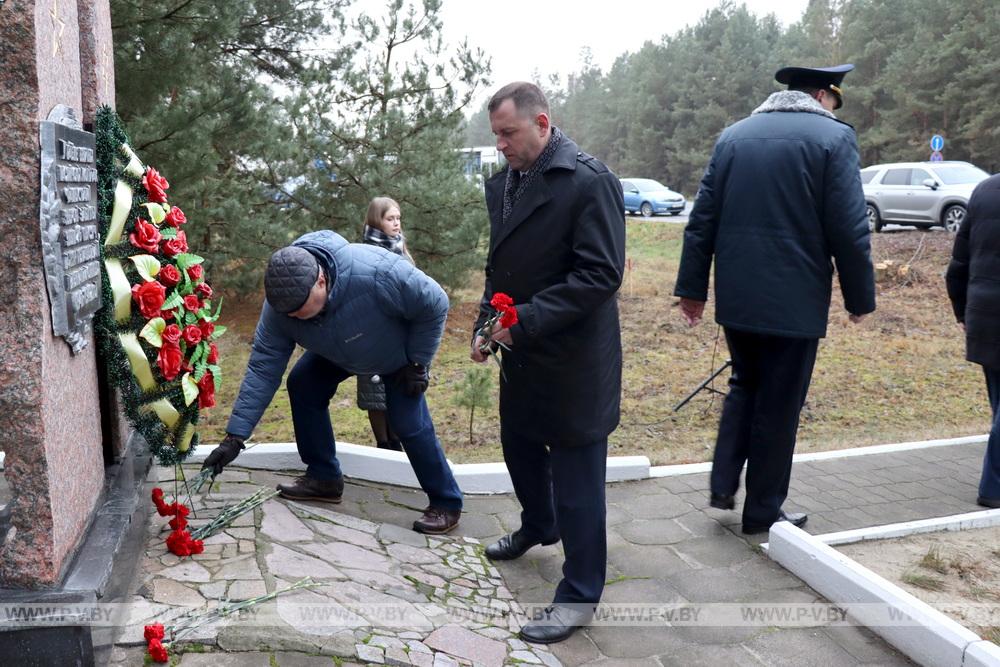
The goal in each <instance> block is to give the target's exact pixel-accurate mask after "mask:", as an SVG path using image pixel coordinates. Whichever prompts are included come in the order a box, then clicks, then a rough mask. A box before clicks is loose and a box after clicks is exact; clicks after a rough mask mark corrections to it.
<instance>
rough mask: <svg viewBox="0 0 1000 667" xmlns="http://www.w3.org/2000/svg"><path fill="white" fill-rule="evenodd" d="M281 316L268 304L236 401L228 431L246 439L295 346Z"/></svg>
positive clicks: (279, 381) (271, 395)
mask: <svg viewBox="0 0 1000 667" xmlns="http://www.w3.org/2000/svg"><path fill="white" fill-rule="evenodd" d="M281 317H284V315H278V314H277V313H275V312H274V311H273V310H271V307H270V306H268V305H267V304H266V303H265V304H264V309H263V310H262V311H261V313H260V319H259V320H258V321H257V330H256V331H255V332H254V337H253V349H252V350H251V351H250V361H249V363H248V364H247V371H246V375H244V376H243V383H242V384H241V385H240V393H239V394H238V395H237V396H236V402H235V403H234V404H233V411H232V414H230V416H229V424H227V425H226V433H230V434H232V435H235V436H237V437H239V438H243V439H246V438H248V437H250V434H251V433H253V430H254V427H256V426H257V422H259V421H260V418H261V416H262V415H263V414H264V410H266V409H267V406H268V405H270V404H271V399H272V398H274V393H275V392H276V391H278V387H279V386H280V385H281V377H282V376H283V375H284V374H285V368H286V367H287V366H288V359H289V358H290V357H291V356H292V351H293V350H295V341H294V340H292V339H291V338H289V337H288V336H287V335H285V334H284V333H283V332H282V330H281V326H280V321H279V318H281Z"/></svg>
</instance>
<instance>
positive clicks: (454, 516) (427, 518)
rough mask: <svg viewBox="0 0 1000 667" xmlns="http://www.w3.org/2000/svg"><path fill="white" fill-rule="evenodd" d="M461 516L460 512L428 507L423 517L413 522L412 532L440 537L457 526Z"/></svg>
mask: <svg viewBox="0 0 1000 667" xmlns="http://www.w3.org/2000/svg"><path fill="white" fill-rule="evenodd" d="M461 516H462V510H446V509H442V508H440V507H428V508H427V509H425V510H424V514H423V516H421V517H420V518H419V519H417V520H416V521H414V522H413V530H415V531H416V532H418V533H424V534H425V535H441V534H443V533H447V532H448V531H450V530H452V529H453V528H454V527H455V526H457V525H458V520H459V518H460V517H461Z"/></svg>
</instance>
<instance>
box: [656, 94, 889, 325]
mask: <svg viewBox="0 0 1000 667" xmlns="http://www.w3.org/2000/svg"><path fill="white" fill-rule="evenodd" d="M859 167H860V165H859V161H858V148H857V139H856V137H855V134H854V128H852V127H851V126H850V125H847V124H846V123H842V122H840V121H838V120H836V119H835V118H832V117H829V116H828V115H822V114H821V113H810V112H806V111H791V110H789V111H784V110H775V111H773V112H770V113H756V114H754V115H752V116H750V117H749V118H745V119H743V120H741V121H739V122H738V123H736V124H734V125H732V126H730V127H728V128H726V130H725V131H724V132H723V133H722V135H721V136H720V137H719V140H718V142H717V143H716V145H715V150H714V151H713V153H712V159H711V161H710V162H709V165H708V168H707V169H706V170H705V175H704V177H703V179H702V182H701V187H700V188H699V190H698V195H697V196H696V197H695V203H694V207H693V208H692V210H691V215H690V217H689V222H688V225H687V228H686V229H685V231H684V250H683V254H682V256H681V266H680V270H679V272H678V275H677V285H676V289H675V290H674V294H675V295H676V296H682V297H687V298H689V299H694V300H696V301H705V300H707V297H708V274H709V267H710V266H711V264H712V259H713V256H714V259H715V296H716V306H715V319H716V321H717V322H718V323H719V324H721V325H723V326H724V327H728V328H731V329H735V330H738V331H748V332H752V333H758V334H769V335H772V336H786V337H792V338H822V337H823V336H825V335H826V325H827V318H828V313H829V310H830V292H831V286H832V278H833V264H832V263H831V261H830V260H831V257H832V258H833V260H834V261H835V262H836V265H837V273H838V275H839V277H840V289H841V292H842V294H843V296H844V306H845V307H846V309H847V311H848V312H850V313H853V314H855V315H864V314H866V313H870V312H872V311H873V310H875V281H874V276H873V270H872V263H871V256H870V252H869V232H868V222H867V217H866V215H865V199H864V193H863V191H862V189H861V177H860V175H859ZM776 182H779V183H780V184H781V187H780V188H777V187H774V184H775V183H776Z"/></svg>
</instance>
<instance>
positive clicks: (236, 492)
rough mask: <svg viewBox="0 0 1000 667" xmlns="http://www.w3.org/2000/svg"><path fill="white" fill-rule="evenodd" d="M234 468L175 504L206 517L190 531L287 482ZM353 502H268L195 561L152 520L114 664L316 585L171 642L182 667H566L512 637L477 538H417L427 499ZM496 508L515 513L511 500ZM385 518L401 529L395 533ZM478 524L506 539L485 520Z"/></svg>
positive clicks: (507, 595)
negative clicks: (148, 633)
mask: <svg viewBox="0 0 1000 667" xmlns="http://www.w3.org/2000/svg"><path fill="white" fill-rule="evenodd" d="M194 472H196V471H195V470H193V469H192V470H188V471H187V475H188V476H190V475H192V474H193V473H194ZM229 472H230V471H229V470H227V471H226V472H225V473H224V474H223V475H222V476H221V477H220V478H219V480H217V483H216V484H213V485H212V489H211V491H210V492H209V493H208V494H206V495H204V496H198V497H196V498H194V499H188V498H185V497H183V496H182V497H181V498H180V499H179V500H181V501H182V502H187V503H188V504H189V505H192V506H193V508H194V509H195V510H196V511H197V515H198V518H197V519H195V518H194V513H192V517H191V519H190V525H191V526H192V527H193V526H196V525H201V524H204V523H206V522H207V521H208V520H209V517H211V516H213V515H214V513H217V512H218V511H220V509H221V508H222V507H224V506H225V505H228V504H231V503H233V502H235V501H236V500H238V499H241V498H245V497H247V496H249V495H251V494H252V493H254V492H255V491H257V490H258V489H259V488H260V483H261V482H274V481H276V480H280V479H281V476H280V475H275V474H274V473H271V474H269V475H266V476H261V475H258V474H257V473H256V471H255V472H252V473H251V472H249V471H245V470H239V469H235V470H234V471H233V472H234V479H235V480H237V481H232V480H230V479H226V478H227V477H228V474H229ZM151 479H153V480H157V483H159V485H160V486H161V487H162V488H163V489H164V490H165V492H166V493H167V495H168V496H169V495H170V494H171V492H172V491H173V487H174V485H173V483H172V481H171V480H170V479H169V477H168V475H167V474H166V473H165V472H164V470H162V469H155V470H154V471H153V473H152V474H151ZM239 480H242V481H239ZM151 486H152V485H151ZM345 495H346V496H347V497H348V498H350V499H351V501H350V502H347V501H346V500H345V502H344V503H343V505H329V504H321V503H316V504H314V503H308V502H287V501H284V500H280V499H272V500H269V501H267V502H266V503H265V504H264V505H262V506H261V507H258V508H257V509H256V510H255V511H253V512H251V513H248V514H246V515H244V516H242V517H239V518H238V519H237V520H236V521H234V522H233V525H232V526H231V527H228V528H226V529H225V530H224V531H222V532H220V533H218V534H217V535H215V536H213V537H212V538H210V539H208V540H206V545H205V551H204V553H202V554H197V555H194V556H191V557H187V558H178V557H177V556H174V555H173V554H170V553H168V551H167V549H166V546H165V544H164V539H165V538H166V536H167V534H168V533H169V532H170V528H169V526H167V521H168V519H169V517H160V516H157V515H155V514H154V515H153V516H152V517H151V518H150V520H149V524H148V530H147V536H146V537H147V545H146V552H145V556H144V558H143V561H142V565H141V568H140V572H139V574H138V575H137V577H136V580H135V582H134V583H133V586H132V589H131V594H132V607H131V609H132V612H131V615H130V619H129V626H128V627H127V628H126V630H125V632H124V633H123V636H122V637H121V639H120V641H119V644H118V646H116V648H115V651H114V652H113V655H112V661H111V664H114V665H126V664H140V663H141V662H142V655H143V653H144V646H145V642H144V640H143V637H142V626H143V625H146V624H149V623H152V622H157V621H158V622H162V623H163V624H164V625H165V626H168V633H169V626H170V624H171V623H175V622H177V619H178V618H180V617H181V616H182V615H184V614H190V613H194V614H198V613H203V612H205V611H207V610H209V609H212V608H214V607H217V606H219V605H220V604H226V603H227V602H232V601H236V600H244V599H248V598H251V597H257V596H260V595H263V594H265V593H266V592H271V591H275V590H277V589H279V588H284V587H286V586H287V585H289V584H291V583H293V582H295V581H296V580H298V579H300V578H303V577H307V576H308V577H311V578H312V580H313V581H314V582H316V584H317V585H316V586H315V587H313V588H311V589H308V590H300V591H295V592H291V593H287V594H284V595H282V596H280V597H278V598H277V599H276V600H270V601H264V602H261V603H258V604H256V605H255V606H254V607H253V608H252V609H251V610H250V611H249V612H247V613H244V614H242V615H240V616H238V617H237V616H232V617H227V618H225V619H222V620H220V621H217V622H215V623H213V624H212V625H208V626H204V627H202V628H199V629H198V630H197V631H196V632H195V633H194V634H192V635H189V636H186V637H183V638H181V639H179V640H177V641H175V642H174V643H173V644H172V645H170V646H169V649H170V652H171V655H173V656H174V661H175V664H179V665H195V666H196V665H213V666H214V667H225V666H226V665H250V666H251V667H252V666H253V665H262V666H266V667H271V666H272V665H278V666H279V667H282V666H284V665H289V666H291V667H294V666H296V665H321V664H322V665H333V664H335V663H334V659H335V658H336V660H337V661H338V663H339V664H352V663H355V662H356V663H357V664H386V665H417V666H421V665H426V666H427V667H433V666H434V665H473V664H476V665H480V664H481V665H484V666H494V667H501V666H502V665H507V664H537V665H559V664H561V663H560V662H559V660H558V659H557V658H555V657H554V656H553V655H552V653H551V652H549V651H548V650H547V649H546V648H544V647H536V646H529V645H527V644H524V643H523V642H521V641H520V640H518V639H517V637H516V635H517V632H518V630H519V629H520V626H521V622H522V619H521V611H520V607H519V605H518V604H517V602H515V601H514V596H513V594H512V593H511V591H510V590H509V588H508V587H507V585H506V584H505V582H504V581H503V579H502V577H501V575H500V573H499V571H498V570H497V569H496V568H495V567H494V566H493V564H492V563H490V562H489V561H488V560H487V559H486V558H485V556H484V555H483V547H482V544H481V543H480V541H479V540H478V539H476V538H474V537H471V536H469V535H467V534H461V533H460V534H458V535H455V536H442V537H437V536H431V537H427V536H423V535H419V534H417V533H414V532H413V531H412V530H410V528H409V525H410V524H412V522H413V520H414V519H415V518H417V517H418V516H419V510H420V509H422V508H423V506H424V504H425V502H419V501H418V495H419V494H417V493H414V492H412V491H410V490H407V489H388V490H387V489H382V488H379V487H376V486H374V485H367V484H348V485H347V489H346V492H345ZM170 500H172V499H170ZM369 506H370V509H369ZM499 506H500V507H502V508H503V509H504V510H509V509H510V500H509V499H507V500H506V502H504V501H501V502H500V503H499ZM412 508H418V510H417V511H414V510H413V509H412ZM345 509H346V510H347V512H345V511H343V510H345ZM385 517H398V518H399V519H400V520H399V521H397V522H395V523H387V522H385V520H384V519H385ZM470 523H474V521H470ZM480 523H481V524H482V525H484V526H489V527H490V530H492V531H497V530H499V524H498V523H497V521H496V519H494V518H492V516H490V515H486V514H484V515H482V520H481V522H480ZM169 638H170V637H169V636H168V639H169Z"/></svg>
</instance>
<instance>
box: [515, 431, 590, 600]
mask: <svg viewBox="0 0 1000 667" xmlns="http://www.w3.org/2000/svg"><path fill="white" fill-rule="evenodd" d="M500 440H501V442H502V443H503V458H504V461H505V462H506V463H507V470H509V471H510V478H511V480H512V481H513V483H514V493H515V494H517V499H518V501H520V503H521V530H522V531H523V532H524V534H526V535H528V536H530V537H532V538H535V539H537V540H540V541H546V542H547V541H549V540H554V539H555V537H556V536H558V537H559V539H561V540H562V545H563V551H564V552H565V554H566V561H565V562H564V563H563V579H562V581H560V582H559V585H558V586H557V587H556V594H555V598H554V601H555V602H562V603H595V604H596V603H597V602H599V601H600V599H601V593H603V592H604V580H605V577H606V574H607V560H608V538H607V531H606V529H605V519H606V516H607V508H606V505H605V500H604V482H605V476H606V474H605V473H606V470H607V461H608V440H607V438H604V439H602V440H600V441H598V442H594V443H590V444H587V445H581V446H577V447H547V446H546V444H545V443H544V442H543V441H541V440H539V439H537V438H534V437H532V436H531V435H526V434H523V433H515V432H513V431H512V430H511V429H509V428H501V431H500Z"/></svg>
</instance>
